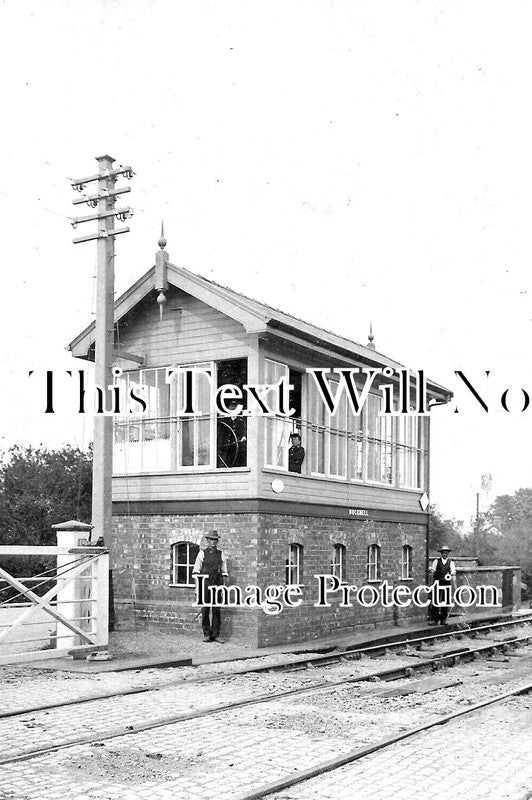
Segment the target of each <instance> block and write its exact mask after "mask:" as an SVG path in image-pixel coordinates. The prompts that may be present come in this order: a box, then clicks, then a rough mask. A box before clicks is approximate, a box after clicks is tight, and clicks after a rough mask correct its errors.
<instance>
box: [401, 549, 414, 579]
mask: <svg viewBox="0 0 532 800" xmlns="http://www.w3.org/2000/svg"><path fill="white" fill-rule="evenodd" d="M413 553H414V551H413V548H412V545H410V544H404V545H403V547H402V548H401V580H402V581H411V580H413V577H412V562H413ZM405 573H406V574H405Z"/></svg>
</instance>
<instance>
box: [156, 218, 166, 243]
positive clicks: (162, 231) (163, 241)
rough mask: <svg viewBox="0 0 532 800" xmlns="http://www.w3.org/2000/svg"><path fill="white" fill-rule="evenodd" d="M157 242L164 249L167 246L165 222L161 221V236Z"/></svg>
mask: <svg viewBox="0 0 532 800" xmlns="http://www.w3.org/2000/svg"><path fill="white" fill-rule="evenodd" d="M157 244H158V245H159V247H160V248H161V250H164V248H165V247H166V239H165V238H164V222H161V236H160V238H159V241H158V242H157Z"/></svg>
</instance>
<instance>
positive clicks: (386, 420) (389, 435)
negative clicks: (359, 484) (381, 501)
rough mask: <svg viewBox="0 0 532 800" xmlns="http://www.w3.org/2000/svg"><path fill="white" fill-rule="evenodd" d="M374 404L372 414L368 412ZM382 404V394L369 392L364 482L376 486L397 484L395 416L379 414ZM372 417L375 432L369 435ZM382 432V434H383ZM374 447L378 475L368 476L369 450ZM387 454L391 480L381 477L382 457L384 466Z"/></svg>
mask: <svg viewBox="0 0 532 800" xmlns="http://www.w3.org/2000/svg"><path fill="white" fill-rule="evenodd" d="M375 401H378V402H377V404H376V411H377V413H376V414H375V415H374V414H373V410H374V409H372V411H371V413H370V408H371V406H372V405H373V406H374V405H375ZM383 404H384V400H383V397H382V395H381V394H380V393H379V394H377V393H375V392H370V393H369V394H368V398H367V401H366V408H367V412H366V414H365V415H364V437H363V438H364V483H370V484H375V485H378V486H391V487H392V488H393V487H396V486H397V464H396V460H397V459H396V453H397V431H396V427H395V418H394V417H393V416H391V415H390V414H385V415H381V414H380V412H381V411H382V408H383ZM373 417H374V418H375V432H374V434H372V435H371V436H370V428H371V424H372V420H373ZM383 433H384V436H383ZM372 447H374V448H375V451H374V452H375V454H376V455H377V456H378V458H377V459H376V463H378V469H379V476H380V477H375V476H374V477H371V478H370V477H369V473H370V468H369V464H370V451H371V448H372ZM388 454H389V460H390V468H391V480H386V478H384V479H383V477H382V476H383V473H384V469H383V457H384V466H385V464H386V462H387V461H388Z"/></svg>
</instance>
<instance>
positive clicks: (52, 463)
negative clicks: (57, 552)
mask: <svg viewBox="0 0 532 800" xmlns="http://www.w3.org/2000/svg"><path fill="white" fill-rule="evenodd" d="M91 492H92V449H90V448H89V451H88V452H84V451H83V450H80V449H79V448H77V447H70V445H67V446H65V447H63V448H62V449H61V450H48V449H47V448H44V447H39V448H36V449H35V448H33V447H20V446H18V445H15V446H14V447H11V448H10V449H9V450H8V451H7V453H4V455H3V458H2V463H1V465H0V544H19V545H50V544H55V543H56V538H55V533H54V531H53V530H52V527H51V526H52V525H55V524H56V523H58V522H65V521H66V520H69V519H74V518H75V519H79V520H81V521H88V520H90V517H91ZM49 563H50V562H49V559H42V560H41V561H40V562H39V563H37V561H36V559H35V558H31V560H30V558H29V557H17V559H16V560H13V559H10V560H9V563H8V562H7V560H6V559H2V564H3V565H4V566H5V567H6V569H8V570H9V571H13V572H14V574H15V575H21V574H23V573H24V572H25V574H26V575H30V574H32V573H35V571H41V570H42V569H43V568H46V567H47V566H48V565H49ZM28 569H29V570H30V571H29V572H28V571H27V570H28Z"/></svg>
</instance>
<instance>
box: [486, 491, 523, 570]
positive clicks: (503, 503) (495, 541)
mask: <svg viewBox="0 0 532 800" xmlns="http://www.w3.org/2000/svg"><path fill="white" fill-rule="evenodd" d="M488 526H489V530H488V532H487V533H486V534H485V540H486V541H485V545H484V543H483V542H481V544H482V545H484V546H486V545H487V547H489V548H491V550H492V558H495V560H496V562H497V563H499V564H506V565H514V564H517V565H520V566H521V568H522V570H523V580H524V581H525V582H526V583H528V584H531V583H532V489H518V490H517V492H515V494H513V495H500V496H499V497H497V498H496V499H495V501H494V502H493V503H492V505H491V506H490V508H489V510H488V512H487V514H486V515H485V520H484V526H483V527H484V528H486V527H488ZM492 563H493V561H492Z"/></svg>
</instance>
